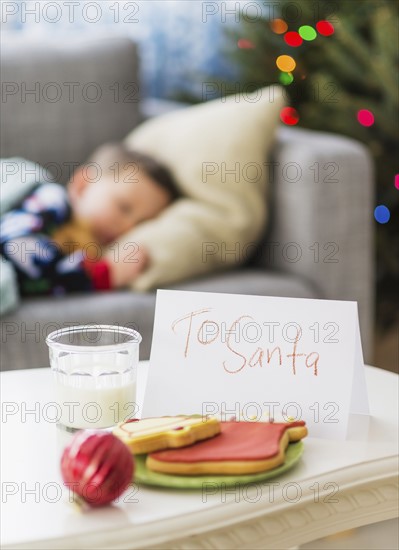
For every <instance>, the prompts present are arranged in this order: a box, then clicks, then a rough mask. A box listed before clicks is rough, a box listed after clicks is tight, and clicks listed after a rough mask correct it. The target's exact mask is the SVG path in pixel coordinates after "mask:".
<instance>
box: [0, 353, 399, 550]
mask: <svg viewBox="0 0 399 550" xmlns="http://www.w3.org/2000/svg"><path fill="white" fill-rule="evenodd" d="M147 370H148V364H147V363H146V362H142V363H140V379H139V396H138V400H139V401H140V400H141V399H142V394H143V387H144V384H145V379H146V375H147ZM366 370H367V384H368V391H369V396H370V405H371V415H372V417H371V419H370V423H369V426H368V435H367V436H365V435H364V434H360V433H359V434H357V435H356V436H352V437H351V438H350V439H349V440H347V441H345V442H343V443H337V442H333V441H327V440H322V439H315V438H312V437H309V438H307V439H306V441H305V445H306V448H305V453H304V455H303V457H302V460H301V462H300V463H299V464H298V465H297V466H296V467H295V468H294V469H293V470H292V471H291V472H288V473H287V474H286V475H284V476H282V477H280V478H278V479H276V480H273V481H274V482H275V483H276V485H275V486H274V493H273V492H272V490H271V486H270V485H267V484H264V485H259V486H254V487H252V488H251V489H249V490H242V489H237V490H233V491H230V492H227V491H226V492H225V493H218V494H215V495H209V496H207V497H206V498H205V496H204V495H202V493H201V491H198V492H196V491H178V490H167V489H156V488H146V487H140V488H139V490H129V491H128V492H127V493H126V494H125V496H124V498H121V500H120V502H118V503H117V504H115V505H113V506H111V507H106V508H103V509H98V510H93V509H92V510H90V511H88V512H85V513H81V512H78V511H77V510H76V509H75V508H74V507H73V506H72V505H71V504H69V502H68V494H67V492H66V490H65V489H64V488H63V487H62V482H61V478H60V474H59V456H60V452H61V449H62V446H63V445H64V444H65V440H63V438H62V437H61V436H60V434H61V433H62V432H60V431H59V430H58V429H57V428H56V426H55V425H54V424H52V423H51V422H49V421H45V420H43V416H46V417H47V418H50V416H51V415H52V414H54V411H53V412H51V409H50V408H46V403H49V402H51V401H53V400H54V398H53V396H52V392H51V376H50V375H51V372H50V369H48V368H45V369H32V370H25V371H10V372H4V373H2V374H1V397H2V402H3V407H2V412H3V416H2V426H1V429H2V434H1V435H2V437H1V468H2V472H1V473H2V477H1V481H2V493H3V494H2V513H1V516H2V517H1V520H2V526H1V530H2V541H1V543H2V548H4V549H7V548H40V549H41V550H42V549H46V548H51V549H56V548H65V549H71V548H102V549H105V548H109V549H111V548H112V549H115V548H120V549H122V548H131V549H133V548H140V549H145V548H151V549H156V548H159V549H161V548H162V549H170V548H173V549H191V550H194V549H212V548H219V549H230V548H250V549H255V548H264V549H267V548H273V549H276V548H290V547H293V546H296V545H300V544H304V543H306V542H309V541H312V540H315V539H318V538H320V537H324V536H327V535H329V534H332V533H336V532H338V531H343V530H345V529H350V528H352V527H358V526H361V525H367V524H371V523H374V522H379V521H383V520H386V519H391V518H395V517H397V516H398V480H397V464H398V463H397V450H398V417H397V415H398V377H397V376H396V375H394V374H392V373H389V372H385V371H382V370H378V369H376V368H373V367H367V369H366ZM6 408H7V411H14V414H8V415H5V411H6ZM26 410H35V411H37V412H35V413H34V414H28V415H25V416H26V418H24V414H25V412H26ZM24 411H25V412H24ZM22 420H24V421H22ZM57 434H58V435H57ZM298 492H300V493H301V496H300V498H297V496H296V495H297V493H298Z"/></svg>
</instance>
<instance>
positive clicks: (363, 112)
mask: <svg viewBox="0 0 399 550" xmlns="http://www.w3.org/2000/svg"><path fill="white" fill-rule="evenodd" d="M357 120H358V121H359V123H360V124H361V125H362V126H372V125H373V124H374V115H373V113H372V112H371V111H369V110H368V109H360V111H358V112H357Z"/></svg>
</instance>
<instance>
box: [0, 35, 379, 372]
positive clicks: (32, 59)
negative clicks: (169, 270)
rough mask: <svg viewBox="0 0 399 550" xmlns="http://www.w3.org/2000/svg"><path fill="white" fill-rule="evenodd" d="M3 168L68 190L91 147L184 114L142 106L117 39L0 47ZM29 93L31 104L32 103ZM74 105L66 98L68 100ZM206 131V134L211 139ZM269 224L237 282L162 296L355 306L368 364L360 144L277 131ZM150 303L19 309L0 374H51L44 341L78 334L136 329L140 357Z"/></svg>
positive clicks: (370, 273)
mask: <svg viewBox="0 0 399 550" xmlns="http://www.w3.org/2000/svg"><path fill="white" fill-rule="evenodd" d="M1 56H2V66H3V69H2V80H3V83H5V84H3V90H4V91H5V92H6V95H5V96H4V97H3V99H2V127H1V156H2V157H10V156H22V157H25V158H28V159H31V160H35V161H37V162H39V163H41V164H43V165H46V166H47V167H48V168H49V169H50V170H51V171H52V172H53V173H54V174H55V176H56V177H57V178H58V179H59V180H61V181H63V182H65V181H66V180H67V178H68V174H69V173H70V169H71V166H72V165H73V164H71V163H75V164H76V163H80V162H82V161H83V160H84V159H85V158H87V156H88V155H89V154H90V153H91V152H92V150H93V149H94V148H95V147H96V146H98V145H99V144H101V143H103V142H105V141H110V140H120V139H122V138H124V137H125V136H126V134H127V133H128V132H129V131H130V130H131V129H132V128H134V126H135V125H137V124H138V123H139V122H140V121H142V120H143V119H144V118H145V117H147V116H154V115H157V114H160V113H162V112H164V111H166V110H169V109H171V108H179V107H181V106H179V105H175V104H173V103H169V102H165V101H160V100H154V99H148V98H143V97H141V95H142V94H141V91H140V85H139V82H140V76H139V62H138V52H137V49H136V46H135V44H134V43H133V42H132V41H130V40H129V39H127V38H124V37H111V36H110V37H102V38H101V39H100V38H95V39H92V38H84V39H79V40H77V41H70V40H69V41H66V42H64V41H59V43H58V44H57V45H55V44H52V45H51V46H48V45H46V44H41V43H38V42H31V43H27V42H25V43H22V42H21V43H17V42H13V41H12V40H6V41H4V43H3V47H2V53H1ZM32 90H33V91H34V92H32V93H29V91H32ZM72 93H73V94H74V95H72ZM210 131H211V129H210ZM269 161H272V162H273V163H274V164H273V165H274V172H273V183H272V185H271V196H270V201H271V207H270V213H271V221H270V224H269V226H268V227H267V228H265V236H264V239H263V240H262V242H260V243H259V246H258V249H257V251H256V252H255V253H254V254H252V256H251V257H249V258H248V259H247V261H246V262H245V264H244V265H239V266H237V268H236V269H235V270H231V271H228V272H227V271H226V272H224V273H220V272H219V273H218V274H215V275H212V276H208V277H202V278H199V279H193V280H189V281H184V282H181V283H179V284H175V285H172V286H170V287H168V288H174V289H184V290H200V291H210V292H229V293H240V294H254V295H272V296H291V297H309V298H311V297H318V298H327V299H343V300H357V301H358V303H359V313H360V324H361V333H362V342H363V348H364V352H365V358H366V359H368V360H369V361H370V360H371V353H372V334H373V302H374V295H373V288H374V281H373V277H374V265H373V220H372V208H373V207H372V201H373V193H374V189H373V167H372V163H371V160H370V155H369V154H368V152H367V150H366V149H365V148H364V147H363V146H362V145H361V144H359V143H357V142H355V141H353V140H350V139H347V138H344V137H340V136H336V135H329V134H326V133H318V132H312V131H307V130H302V129H294V128H288V127H281V128H280V129H279V131H278V135H277V140H276V144H275V148H274V151H273V155H272V159H269ZM154 306H155V292H150V293H143V294H139V293H134V292H131V291H127V290H126V291H119V292H111V293H99V294H95V295H94V294H93V295H84V294H76V295H71V296H67V297H60V298H37V299H27V300H25V301H23V303H22V304H21V306H20V307H19V308H18V310H17V311H15V312H14V313H12V314H9V315H7V316H5V317H3V318H2V320H1V325H2V355H1V368H2V369H3V370H8V369H21V368H29V367H38V366H45V365H48V356H47V349H46V345H45V336H46V335H47V334H48V333H49V332H50V331H51V330H53V329H56V328H59V327H62V326H67V325H69V324H77V323H84V324H86V323H112V324H122V325H128V326H135V327H136V328H137V329H138V330H139V331H140V332H141V333H142V335H143V343H142V346H141V353H140V356H141V359H146V358H148V357H149V353H150V348H151V337H152V324H153V316H154Z"/></svg>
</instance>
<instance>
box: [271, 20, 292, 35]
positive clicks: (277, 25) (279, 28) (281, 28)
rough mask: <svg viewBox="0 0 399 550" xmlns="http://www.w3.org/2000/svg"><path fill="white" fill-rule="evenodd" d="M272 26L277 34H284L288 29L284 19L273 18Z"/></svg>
mask: <svg viewBox="0 0 399 550" xmlns="http://www.w3.org/2000/svg"><path fill="white" fill-rule="evenodd" d="M270 26H271V28H272V31H273V32H275V33H276V34H284V33H285V32H286V31H287V29H288V25H287V23H286V22H285V21H284V20H283V19H273V21H272V22H271V23H270Z"/></svg>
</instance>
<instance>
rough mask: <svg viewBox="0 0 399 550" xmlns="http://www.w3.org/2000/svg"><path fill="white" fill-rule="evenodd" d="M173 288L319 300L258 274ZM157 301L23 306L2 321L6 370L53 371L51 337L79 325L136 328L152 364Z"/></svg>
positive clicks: (297, 285) (93, 299)
mask: <svg viewBox="0 0 399 550" xmlns="http://www.w3.org/2000/svg"><path fill="white" fill-rule="evenodd" d="M160 288H161V287H160ZM168 288H171V289H175V290H194V291H203V292H227V293H231V294H254V295H260V296H292V297H298V298H317V297H320V296H319V295H318V293H317V291H316V289H314V288H313V287H312V286H311V285H309V284H308V283H307V282H306V281H304V280H301V279H300V278H295V277H293V276H291V275H284V274H280V273H273V272H264V271H261V270H256V269H253V270H252V269H242V270H237V271H233V272H226V273H220V274H218V275H212V276H208V277H204V278H201V279H191V280H188V281H185V282H184V283H179V284H175V285H172V286H169V287H168ZM155 301H156V294H155V292H150V293H137V292H136V293H135V292H131V291H121V292H105V293H96V294H90V295H85V294H75V295H70V296H63V297H59V298H54V297H49V298H31V299H28V300H24V301H23V302H22V304H21V306H20V307H19V309H18V310H17V311H16V312H14V313H13V314H11V315H7V316H5V317H3V318H2V321H1V332H2V346H1V370H17V369H28V368H35V367H43V366H48V365H49V360H48V350H47V346H46V343H45V339H46V336H47V335H48V334H49V333H50V332H52V331H53V330H57V329H59V328H63V327H67V326H71V325H79V324H114V325H123V326H128V327H131V328H135V329H136V330H138V331H139V332H140V333H141V335H142V336H143V341H142V343H141V345H140V359H142V360H144V359H148V358H149V356H150V350H151V340H152V330H153V322H154V311H155Z"/></svg>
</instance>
